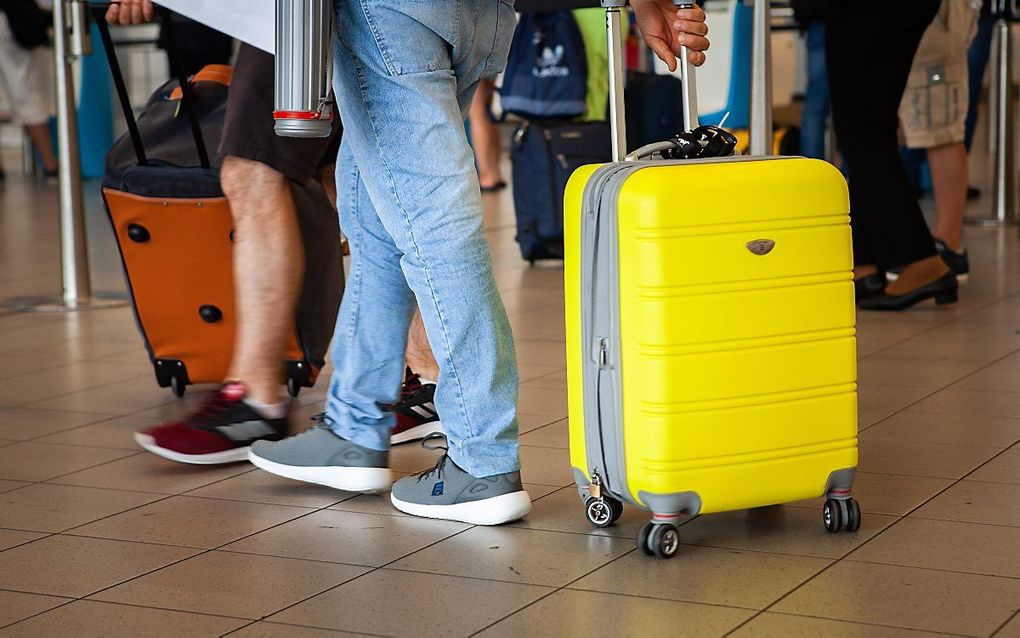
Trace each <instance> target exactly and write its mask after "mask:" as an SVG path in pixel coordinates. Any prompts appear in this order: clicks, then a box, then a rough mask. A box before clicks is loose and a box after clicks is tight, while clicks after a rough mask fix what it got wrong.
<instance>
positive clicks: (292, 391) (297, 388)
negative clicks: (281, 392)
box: [287, 378, 301, 399]
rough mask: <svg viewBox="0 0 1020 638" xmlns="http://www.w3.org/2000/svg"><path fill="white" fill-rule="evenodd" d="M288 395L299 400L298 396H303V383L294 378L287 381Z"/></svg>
mask: <svg viewBox="0 0 1020 638" xmlns="http://www.w3.org/2000/svg"><path fill="white" fill-rule="evenodd" d="M287 394H289V395H290V396H292V397H294V398H295V399H296V398H297V395H299V394H301V383H300V382H299V381H298V380H297V379H294V378H289V379H287Z"/></svg>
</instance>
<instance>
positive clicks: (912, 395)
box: [857, 379, 932, 412]
mask: <svg viewBox="0 0 1020 638" xmlns="http://www.w3.org/2000/svg"><path fill="white" fill-rule="evenodd" d="M931 392H932V389H931V388H918V387H913V386H905V385H887V384H884V383H870V382H868V381H866V380H864V379H861V380H859V381H858V383H857V404H858V405H859V406H860V407H861V408H862V409H865V410H883V411H887V412H893V411H896V410H902V409H903V408H905V407H907V406H908V405H911V404H913V403H915V402H917V401H918V400H920V399H921V398H923V397H925V396H927V395H928V394H931Z"/></svg>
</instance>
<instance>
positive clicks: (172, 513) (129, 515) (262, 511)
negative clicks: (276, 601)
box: [74, 496, 313, 549]
mask: <svg viewBox="0 0 1020 638" xmlns="http://www.w3.org/2000/svg"><path fill="white" fill-rule="evenodd" d="M311 511H313V510H311V509H307V508H303V507H289V506H283V505H266V504H263V503H242V502H240V501H220V500H214V499H210V498H191V497H187V496H174V497H171V498H168V499H166V500H163V501H159V502H157V503H153V504H151V505H146V506H144V507H139V508H138V509H134V510H131V511H130V512H125V513H123V514H118V515H116V516H111V517H109V518H106V519H103V520H101V521H97V522H95V523H90V524H88V525H84V526H82V527H78V528H75V530H74V533H75V534H79V535H81V536H93V537H97V538H112V539H119V540H126V541H137V542H143V543H165V544H167V545H177V546H179V547H200V548H206V549H208V548H213V547H219V546H220V545H224V544H226V543H230V542H232V541H236V540H238V539H240V538H243V537H245V536H248V535H249V534H254V533H255V532H260V531H262V530H265V529H268V528H270V527H273V526H274V525H279V524H280V523H283V522H285V521H289V520H291V519H293V518H297V517H299V516H302V515H304V514H307V513H309V512H311Z"/></svg>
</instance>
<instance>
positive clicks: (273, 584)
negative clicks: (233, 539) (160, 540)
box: [92, 551, 367, 619]
mask: <svg viewBox="0 0 1020 638" xmlns="http://www.w3.org/2000/svg"><path fill="white" fill-rule="evenodd" d="M366 571H367V569H366V568H362V567H352V566H350V565H336V564H332V563H319V562H314V561H307V560H294V559H289V558H277V557H274V556H256V555H254V554H233V553H229V552H216V551H213V552H208V553H205V554H201V555H199V556H195V557H194V558H190V559H188V560H185V561H181V562H179V563H177V564H175V565H171V566H170V567H166V568H164V569H161V570H159V571H155V572H152V573H151V574H147V575H145V576H142V577H141V578H136V579H134V580H132V581H130V582H127V583H124V584H122V585H118V586H117V587H114V588H112V589H108V590H106V591H103V592H100V593H98V594H96V595H94V596H92V598H93V599H95V600H104V601H107V602H115V603H124V604H129V605H144V606H147V607H158V608H160V609H175V610H178V611H191V612H198V613H205V614H216V615H222V616H234V617H240V618H251V619H259V618H263V617H265V616H268V615H270V614H273V613H275V612H277V611H280V610H281V609H284V608H286V607H289V606H290V605H293V604H295V603H298V602H300V601H302V600H304V599H306V598H310V597H311V596H315V595H316V594H319V593H321V592H324V591H326V590H327V589H329V588H331V587H334V586H336V585H339V584H340V583H342V582H344V581H347V580H350V579H352V578H356V577H358V576H360V575H361V574H363V573H365V572H366Z"/></svg>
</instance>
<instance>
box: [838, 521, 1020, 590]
mask: <svg viewBox="0 0 1020 638" xmlns="http://www.w3.org/2000/svg"><path fill="white" fill-rule="evenodd" d="M1014 529H1015V528H1014ZM855 551H856V550H855ZM840 560H842V561H845V562H847V563H860V564H862V565H883V566H885V567H905V568H907V569H920V570H923V571H928V572H939V573H942V574H966V575H968V576H984V577H986V578H1001V579H1003V580H1016V581H1020V575H1018V576H1005V575H1003V574H986V573H984V572H968V571H964V570H962V569H939V568H936V567H924V566H923V565H904V564H903V563H883V562H881V561H877V560H861V559H859V558H851V557H849V556H848V557H845V558H842V559H840Z"/></svg>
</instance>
